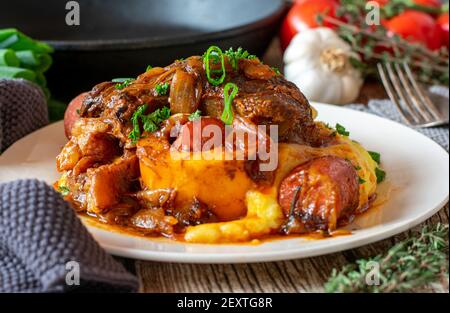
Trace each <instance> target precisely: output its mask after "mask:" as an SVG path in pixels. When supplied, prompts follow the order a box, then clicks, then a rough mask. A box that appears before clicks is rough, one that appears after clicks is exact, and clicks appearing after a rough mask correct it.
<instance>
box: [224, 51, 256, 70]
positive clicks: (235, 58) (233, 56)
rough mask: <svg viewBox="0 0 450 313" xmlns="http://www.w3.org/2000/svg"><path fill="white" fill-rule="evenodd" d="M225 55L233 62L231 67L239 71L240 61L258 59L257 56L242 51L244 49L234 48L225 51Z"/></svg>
mask: <svg viewBox="0 0 450 313" xmlns="http://www.w3.org/2000/svg"><path fill="white" fill-rule="evenodd" d="M225 55H226V56H227V57H228V58H229V60H230V62H231V66H233V69H234V70H237V69H238V64H239V60H241V59H248V60H253V59H256V55H253V54H250V53H249V52H248V51H247V50H244V49H242V47H239V48H237V49H236V50H234V49H233V48H230V49H228V50H227V51H225Z"/></svg>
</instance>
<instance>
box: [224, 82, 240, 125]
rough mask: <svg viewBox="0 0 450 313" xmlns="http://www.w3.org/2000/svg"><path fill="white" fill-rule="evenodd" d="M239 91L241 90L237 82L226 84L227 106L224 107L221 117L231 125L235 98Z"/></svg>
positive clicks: (225, 98)
mask: <svg viewBox="0 0 450 313" xmlns="http://www.w3.org/2000/svg"><path fill="white" fill-rule="evenodd" d="M230 89H231V92H230ZM238 91H239V88H238V86H236V84H233V83H228V84H226V85H225V88H224V89H223V98H224V101H225V106H224V108H223V113H222V117H221V119H222V121H223V122H224V123H225V125H231V124H232V123H233V100H234V98H235V97H236V95H237V93H238Z"/></svg>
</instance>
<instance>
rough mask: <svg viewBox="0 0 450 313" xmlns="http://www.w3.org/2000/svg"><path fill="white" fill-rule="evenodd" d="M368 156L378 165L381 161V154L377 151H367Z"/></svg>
mask: <svg viewBox="0 0 450 313" xmlns="http://www.w3.org/2000/svg"><path fill="white" fill-rule="evenodd" d="M369 154H370V157H371V158H372V160H374V161H375V162H377V164H378V165H380V163H381V154H380V153H378V152H374V151H369Z"/></svg>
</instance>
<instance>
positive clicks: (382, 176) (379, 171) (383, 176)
mask: <svg viewBox="0 0 450 313" xmlns="http://www.w3.org/2000/svg"><path fill="white" fill-rule="evenodd" d="M375 175H377V184H380V183H382V182H383V181H384V180H385V179H386V172H385V171H383V170H382V169H381V168H379V167H377V168H376V169H375Z"/></svg>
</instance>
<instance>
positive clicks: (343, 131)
mask: <svg viewBox="0 0 450 313" xmlns="http://www.w3.org/2000/svg"><path fill="white" fill-rule="evenodd" d="M336 131H337V133H338V134H339V135H342V136H345V137H348V136H350V132H349V131H347V130H346V129H345V127H344V126H342V125H341V124H339V123H337V124H336Z"/></svg>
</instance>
